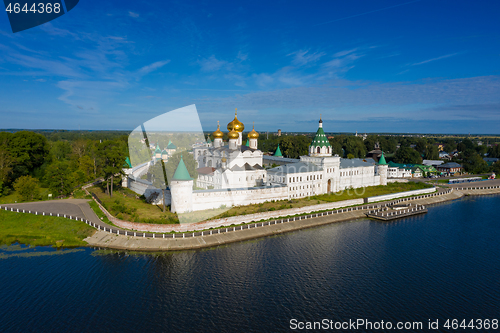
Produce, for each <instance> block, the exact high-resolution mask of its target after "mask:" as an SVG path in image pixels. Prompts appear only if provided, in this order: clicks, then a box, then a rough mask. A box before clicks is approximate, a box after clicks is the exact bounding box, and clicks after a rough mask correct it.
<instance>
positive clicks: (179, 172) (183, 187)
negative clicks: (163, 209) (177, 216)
mask: <svg viewBox="0 0 500 333" xmlns="http://www.w3.org/2000/svg"><path fill="white" fill-rule="evenodd" d="M170 194H171V197H172V198H171V211H172V212H173V213H186V212H191V211H193V178H191V176H190V175H189V172H188V170H187V168H186V165H185V164H184V161H183V160H182V155H181V160H180V161H179V165H177V169H176V170H175V173H174V176H173V178H172V180H171V181H170Z"/></svg>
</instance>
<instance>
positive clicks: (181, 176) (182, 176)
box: [172, 155, 193, 180]
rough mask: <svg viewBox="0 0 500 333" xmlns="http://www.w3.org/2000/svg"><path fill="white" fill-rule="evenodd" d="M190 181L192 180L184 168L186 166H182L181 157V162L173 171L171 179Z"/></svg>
mask: <svg viewBox="0 0 500 333" xmlns="http://www.w3.org/2000/svg"><path fill="white" fill-rule="evenodd" d="M192 179H193V178H191V176H190V175H189V172H188V170H187V168H186V164H184V161H183V160H182V155H181V160H180V161H179V164H178V165H177V169H175V173H174V177H173V178H172V180H192Z"/></svg>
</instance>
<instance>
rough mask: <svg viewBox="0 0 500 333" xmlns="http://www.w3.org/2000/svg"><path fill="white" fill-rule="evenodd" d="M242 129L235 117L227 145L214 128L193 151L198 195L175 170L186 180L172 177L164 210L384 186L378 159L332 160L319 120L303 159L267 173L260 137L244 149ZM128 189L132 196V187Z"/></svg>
mask: <svg viewBox="0 0 500 333" xmlns="http://www.w3.org/2000/svg"><path fill="white" fill-rule="evenodd" d="M244 129H245V126H244V125H243V123H241V122H240V121H239V120H238V118H237V114H236V113H235V117H234V119H233V120H232V121H231V122H230V123H229V124H228V125H227V130H228V138H229V142H228V143H227V144H225V143H224V142H223V136H224V133H223V132H222V131H221V130H220V125H218V126H217V130H216V131H215V132H213V137H214V140H213V143H212V142H210V140H209V141H208V142H207V144H204V145H202V146H197V147H194V149H193V156H194V159H195V161H196V163H197V167H198V169H197V171H198V178H197V179H196V187H198V188H202V189H203V190H193V185H194V180H193V179H191V178H190V177H189V174H188V173H187V170H184V169H185V168H186V166H185V164H184V163H179V166H178V169H182V170H176V174H178V175H185V177H177V178H176V177H174V178H176V179H174V181H173V182H171V183H170V188H169V189H167V191H168V190H170V193H169V195H167V196H165V198H166V199H165V200H167V201H170V202H166V204H171V205H172V211H173V212H178V213H183V212H188V211H197V210H205V209H212V208H218V207H220V206H221V205H224V206H236V205H247V204H255V203H261V202H265V201H271V200H290V199H294V198H303V197H307V196H312V195H319V194H325V193H331V192H339V191H342V190H345V189H351V188H352V189H355V188H360V187H366V186H375V185H387V171H388V170H387V169H388V165H387V163H386V162H385V158H383V155H382V158H381V159H380V161H379V163H378V164H377V165H374V164H373V163H369V162H366V161H364V160H363V159H344V158H341V157H339V156H338V155H333V154H332V147H331V145H330V143H329V142H328V138H327V137H326V135H325V132H324V131H323V121H322V120H321V119H320V120H319V127H318V130H317V132H316V135H315V137H314V140H313V141H312V143H311V145H310V146H309V154H308V155H306V156H300V159H286V160H287V161H289V162H290V163H286V164H282V165H279V166H277V167H275V168H270V169H266V168H264V166H263V153H262V151H260V150H259V149H258V138H259V134H258V133H257V132H256V131H255V128H253V129H252V131H250V133H248V135H247V137H248V141H247V144H243V134H242V133H243V130H244ZM128 183H129V184H130V181H129V182H128ZM129 187H131V188H132V189H133V190H134V188H133V186H129ZM136 192H138V193H139V192H140V191H136ZM140 194H144V193H140ZM174 194H175V195H174ZM174 196H176V198H174ZM176 202H177V204H175V203H176ZM180 202H182V205H181V204H180Z"/></svg>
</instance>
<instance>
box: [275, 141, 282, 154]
mask: <svg viewBox="0 0 500 333" xmlns="http://www.w3.org/2000/svg"><path fill="white" fill-rule="evenodd" d="M274 157H283V155H282V154H281V149H280V144H279V143H278V148H276V151H275V152H274Z"/></svg>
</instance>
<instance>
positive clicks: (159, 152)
mask: <svg viewBox="0 0 500 333" xmlns="http://www.w3.org/2000/svg"><path fill="white" fill-rule="evenodd" d="M155 153H156V154H161V149H160V146H158V142H157V143H156V150H155Z"/></svg>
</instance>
